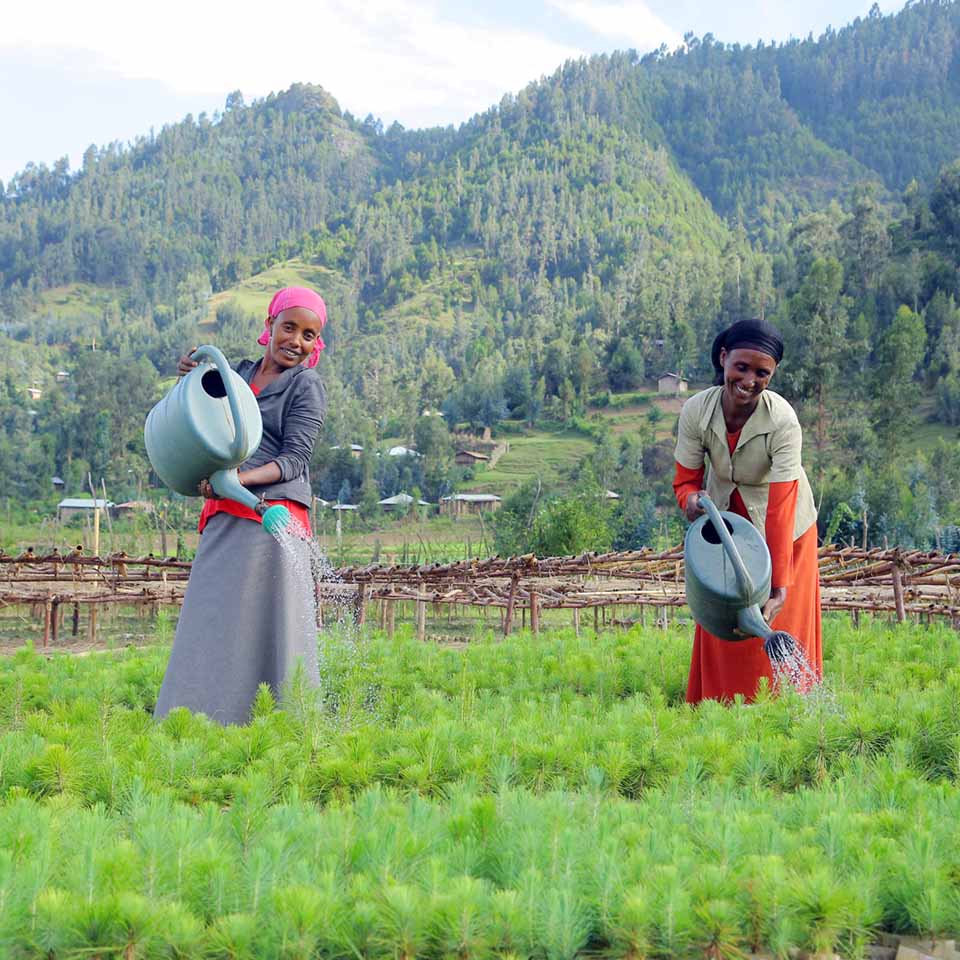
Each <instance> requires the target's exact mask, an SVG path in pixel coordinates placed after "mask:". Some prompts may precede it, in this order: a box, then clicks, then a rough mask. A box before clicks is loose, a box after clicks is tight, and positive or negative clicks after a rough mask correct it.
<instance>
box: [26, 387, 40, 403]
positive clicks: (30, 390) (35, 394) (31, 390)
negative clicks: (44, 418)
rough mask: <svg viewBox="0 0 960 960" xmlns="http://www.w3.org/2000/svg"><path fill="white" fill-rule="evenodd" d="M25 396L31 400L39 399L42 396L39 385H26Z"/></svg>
mask: <svg viewBox="0 0 960 960" xmlns="http://www.w3.org/2000/svg"><path fill="white" fill-rule="evenodd" d="M27 396H28V397H29V398H30V399H31V400H40V399H41V398H42V397H43V390H41V389H40V387H27Z"/></svg>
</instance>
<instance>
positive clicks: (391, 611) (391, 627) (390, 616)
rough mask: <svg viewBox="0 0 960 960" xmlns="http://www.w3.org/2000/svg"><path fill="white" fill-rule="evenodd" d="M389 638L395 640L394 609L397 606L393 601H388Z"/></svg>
mask: <svg viewBox="0 0 960 960" xmlns="http://www.w3.org/2000/svg"><path fill="white" fill-rule="evenodd" d="M386 603H387V637H388V639H390V640H392V639H393V630H394V616H395V612H394V607H395V606H396V604H395V603H394V601H393V600H387V602H386Z"/></svg>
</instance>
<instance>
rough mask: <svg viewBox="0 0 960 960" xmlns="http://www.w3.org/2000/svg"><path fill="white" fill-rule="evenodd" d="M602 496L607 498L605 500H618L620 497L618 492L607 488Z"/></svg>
mask: <svg viewBox="0 0 960 960" xmlns="http://www.w3.org/2000/svg"><path fill="white" fill-rule="evenodd" d="M603 496H604V498H605V499H607V500H619V499H620V494H619V493H614V492H613V491H612V490H607V491H606V492H605V493H604V495H603Z"/></svg>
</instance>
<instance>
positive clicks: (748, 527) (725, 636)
mask: <svg viewBox="0 0 960 960" xmlns="http://www.w3.org/2000/svg"><path fill="white" fill-rule="evenodd" d="M699 497H700V505H701V506H702V507H703V508H704V510H705V511H706V513H705V514H704V515H703V516H702V517H698V518H697V520H695V521H694V522H693V523H692V524H691V525H690V528H689V529H688V530H687V535H686V537H685V538H684V541H683V559H684V578H685V582H686V590H687V605H688V606H689V607H690V610H691V611H692V612H693V618H694V620H696V621H697V623H699V624H700V626H701V627H703V628H704V629H705V630H708V631H709V632H710V633H712V634H713V635H714V636H715V637H719V638H720V639H721V640H731V641H736V640H746V639H747V638H748V637H761V638H762V639H763V646H764V649H765V650H766V651H767V655H768V656H769V657H770V659H771V660H777V661H782V660H784V659H786V658H787V657H788V656H790V654H792V653H793V652H794V650H795V649H796V645H797V642H796V640H795V639H794V638H793V637H792V636H791V635H790V634H789V633H786V632H785V631H783V630H771V629H770V626H769V624H768V623H767V622H766V620H764V619H763V614H762V613H761V608H762V607H763V604H765V603H766V602H767V600H768V599H769V598H770V580H771V577H772V574H773V565H772V563H771V561H770V551H769V550H768V549H767V544H766V542H765V541H764V539H763V537H762V536H761V535H760V532H759V531H758V530H757V528H756V527H755V526H754V525H753V524H752V523H751V522H750V521H749V520H747V519H745V518H744V517H741V516H739V515H738V514H736V513H729V512H726V511H724V512H722V513H721V511H719V510H718V509H717V507H716V505H715V504H714V503H713V501H712V500H711V499H710V498H709V497H708V496H707V495H706V494H705V493H701V494H699Z"/></svg>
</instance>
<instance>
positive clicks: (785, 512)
mask: <svg viewBox="0 0 960 960" xmlns="http://www.w3.org/2000/svg"><path fill="white" fill-rule="evenodd" d="M799 490H800V482H799V481H798V480H787V481H779V482H774V483H771V484H770V493H769V496H768V498H767V521H766V525H765V526H766V529H765V530H764V534H765V539H766V541H767V548H768V549H769V550H770V560H771V562H772V564H773V581H772V586H774V587H789V586H791V585H792V584H793V524H794V518H795V516H796V512H797V494H798V492H799Z"/></svg>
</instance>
